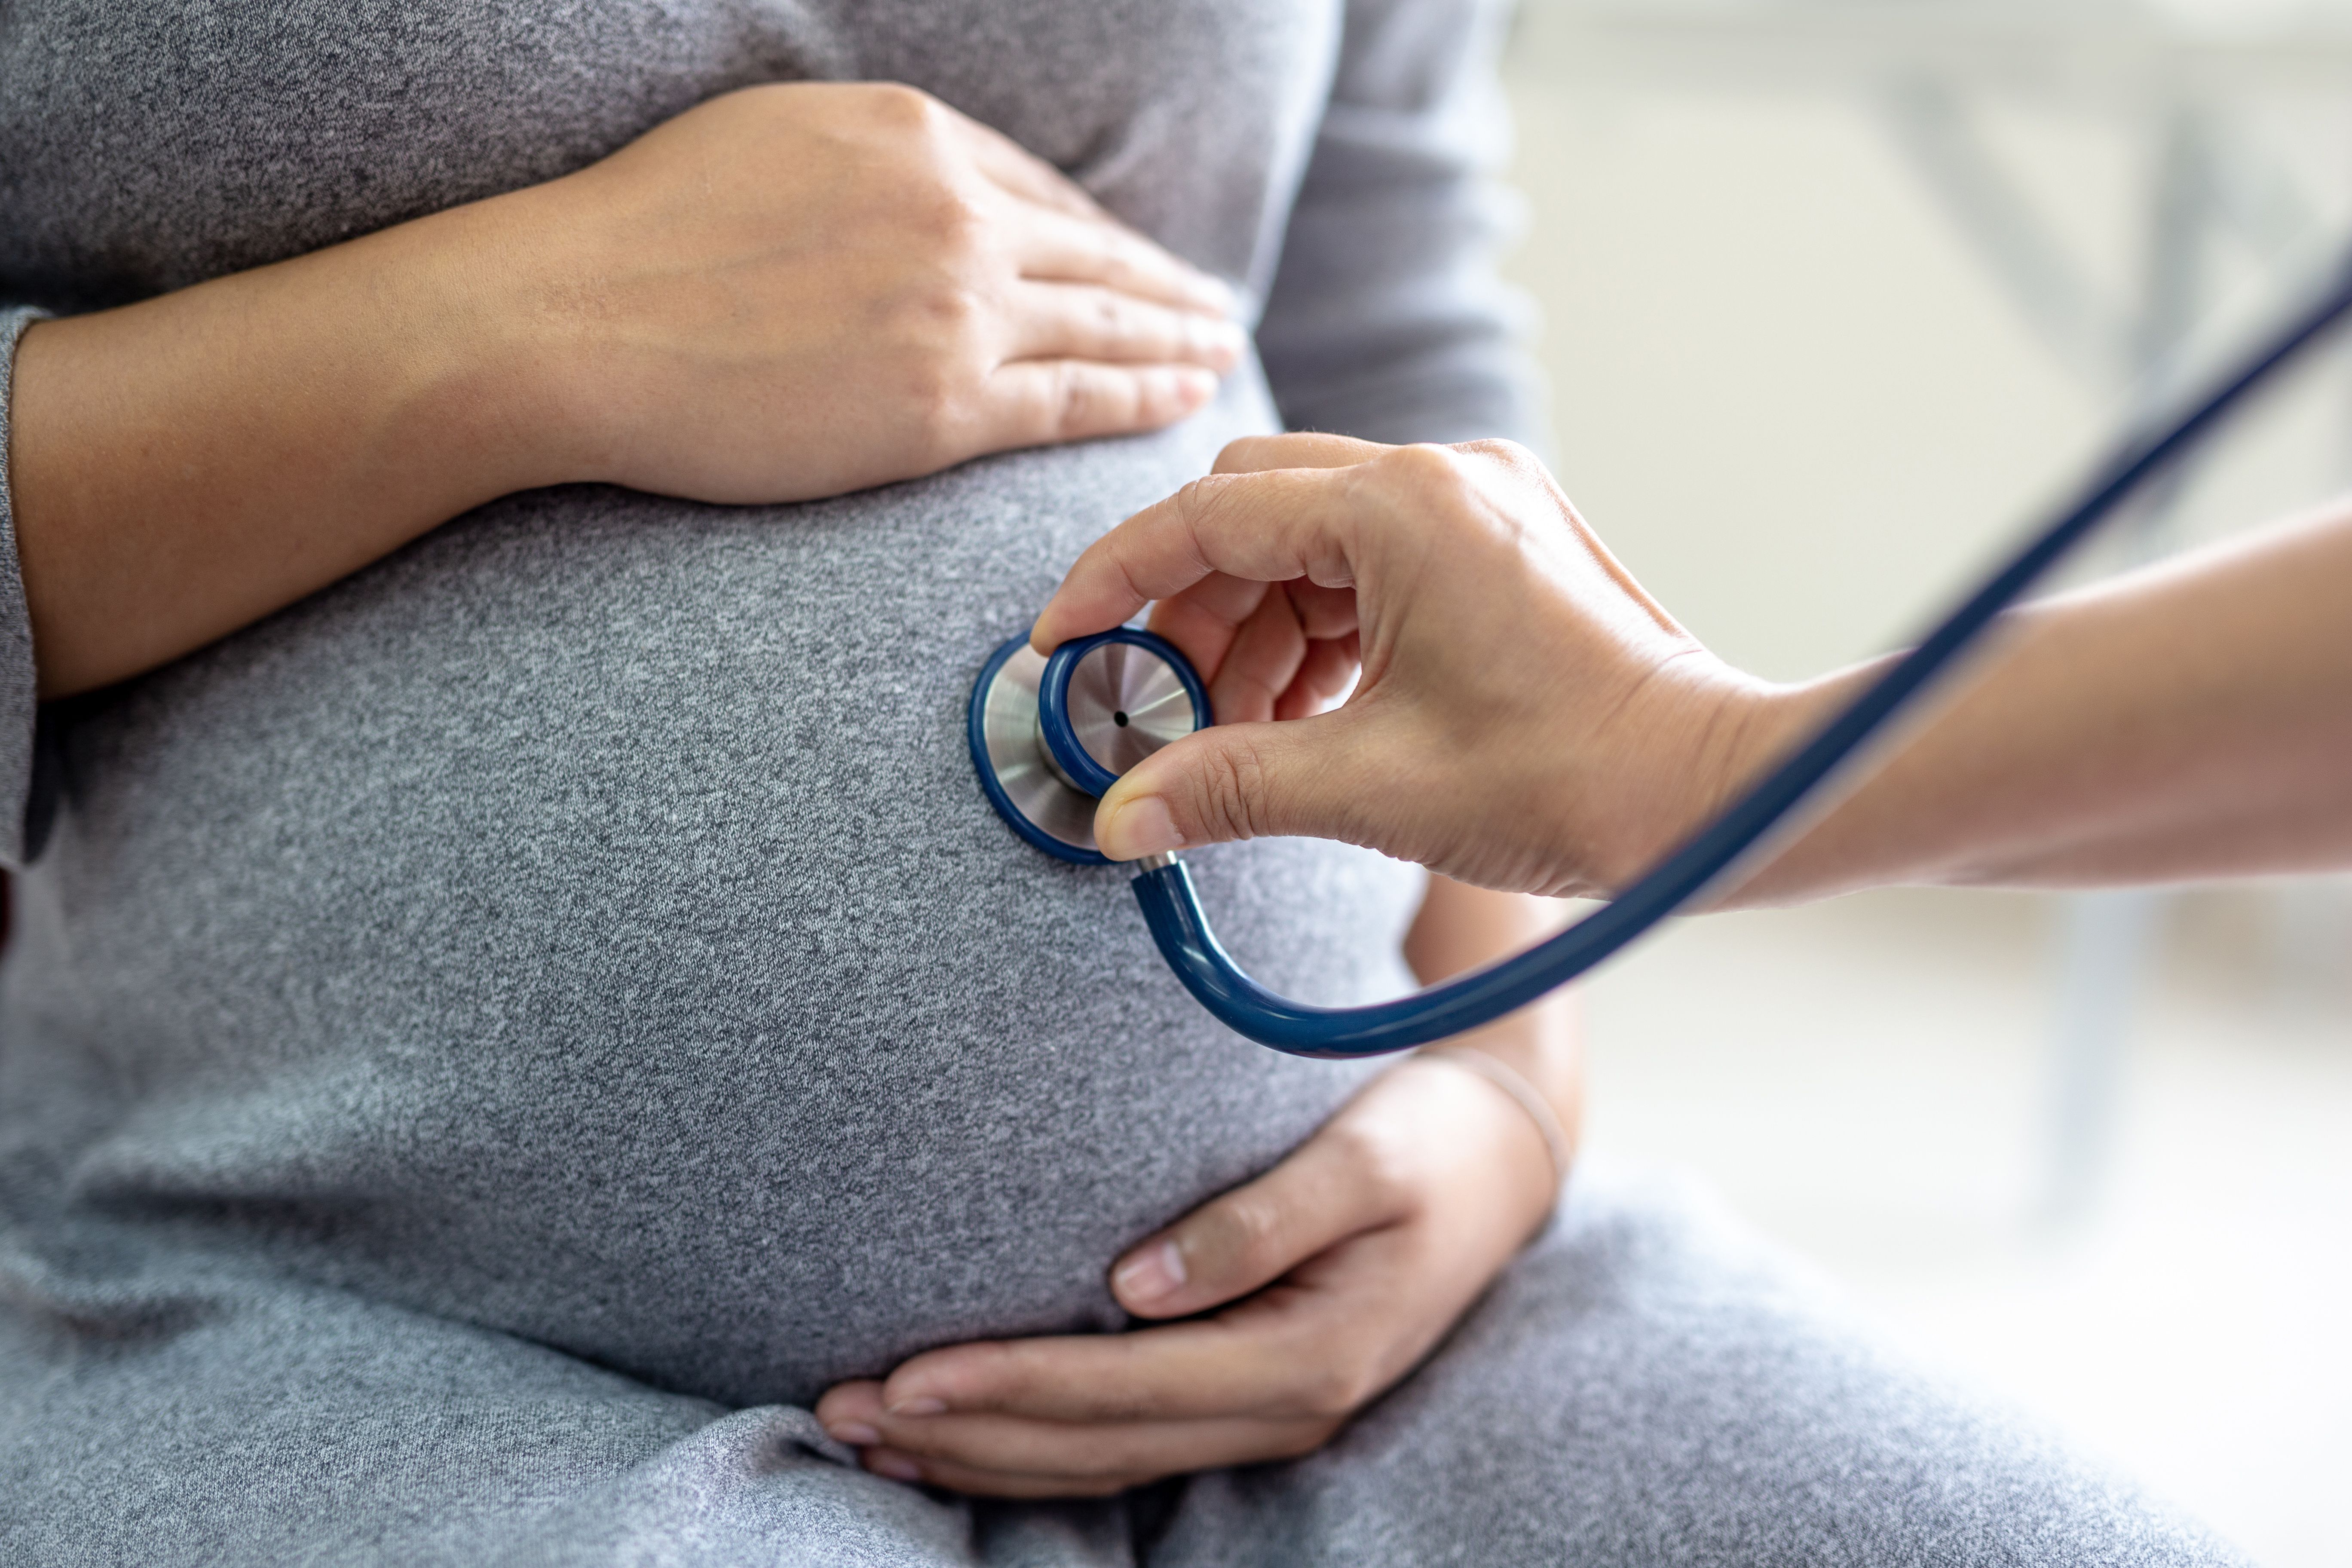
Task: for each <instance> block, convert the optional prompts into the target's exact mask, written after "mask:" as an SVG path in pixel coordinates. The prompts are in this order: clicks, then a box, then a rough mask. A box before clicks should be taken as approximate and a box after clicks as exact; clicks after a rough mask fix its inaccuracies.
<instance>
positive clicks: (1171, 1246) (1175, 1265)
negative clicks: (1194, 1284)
mask: <svg viewBox="0 0 2352 1568" xmlns="http://www.w3.org/2000/svg"><path fill="white" fill-rule="evenodd" d="M1110 1283H1111V1289H1113V1290H1114V1291H1116V1292H1117V1293H1118V1295H1119V1296H1121V1297H1123V1298H1124V1299H1126V1300H1130V1301H1155V1300H1159V1299H1160V1297H1162V1296H1167V1295H1172V1294H1173V1293H1174V1292H1176V1291H1178V1290H1180V1289H1183V1285H1184V1255H1183V1254H1182V1253H1181V1252H1180V1251H1178V1250H1177V1249H1176V1244H1175V1243H1174V1242H1172V1241H1163V1242H1161V1243H1160V1245H1159V1246H1157V1247H1150V1248H1149V1249H1147V1250H1145V1251H1142V1252H1139V1253H1137V1254H1136V1255H1135V1256H1134V1257H1133V1258H1129V1259H1128V1260H1127V1261H1126V1262H1124V1263H1122V1264H1120V1265H1119V1266H1118V1270H1117V1272H1115V1273H1113V1274H1112V1275H1111V1279H1110Z"/></svg>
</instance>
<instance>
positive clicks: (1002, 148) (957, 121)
mask: <svg viewBox="0 0 2352 1568" xmlns="http://www.w3.org/2000/svg"><path fill="white" fill-rule="evenodd" d="M949 113H950V114H951V115H953V116H954V120H953V121H952V122H953V123H954V125H955V127H956V130H957V132H958V133H959V134H961V137H962V138H963V142H964V149H965V151H966V152H967V153H969V154H970V155H971V161H972V165H973V166H974V167H975V168H977V169H978V170H979V171H980V172H981V173H982V174H985V175H987V176H988V177H989V179H990V180H992V181H993V182H994V183H995V184H998V185H1001V186H1003V188H1004V189H1005V190H1007V191H1009V192H1011V193H1012V194H1013V195H1016V196H1021V197H1024V198H1025V199H1027V200H1029V201H1033V202H1035V203H1036V204H1037V205H1040V206H1046V207H1051V208H1053V209H1054V210H1055V211H1056V212H1060V213H1066V214H1067V215H1069V216H1072V217H1080V218H1091V219H1095V220H1097V221H1099V222H1105V223H1108V222H1110V221H1112V219H1111V217H1110V215H1109V214H1108V213H1106V212H1104V211H1103V209H1102V206H1101V205H1100V204H1099V203H1097V201H1096V200H1095V199H1094V197H1092V196H1091V195H1087V190H1086V187H1085V186H1083V185H1081V184H1078V183H1077V182H1076V180H1073V179H1071V178H1070V177H1069V176H1068V175H1067V174H1064V173H1062V171H1061V170H1059V169H1056V168H1055V167H1054V165H1053V164H1051V163H1047V162H1045V159H1043V158H1040V157H1039V156H1037V154H1035V153H1032V152H1031V151H1029V149H1028V148H1026V147H1024V146H1023V145H1021V143H1020V142H1015V141H1014V140H1013V138H1012V137H1010V136H1007V135H1006V134H1004V132H1002V131H999V130H997V129H996V128H995V127H994V126H992V125H982V123H981V122H980V121H977V120H974V119H972V118H971V116H969V115H965V114H957V113H956V112H955V111H954V110H949Z"/></svg>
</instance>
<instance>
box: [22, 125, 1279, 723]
mask: <svg viewBox="0 0 2352 1568" xmlns="http://www.w3.org/2000/svg"><path fill="white" fill-rule="evenodd" d="M1231 304H1232V300H1231V295H1230V292H1229V290H1228V289H1226V288H1225V286H1224V285H1223V284H1222V283H1220V282H1218V281H1216V280H1215V279H1212V278H1210V277H1208V276H1207V275H1205V274H1203V273H1202V272H1199V271H1197V270H1195V269H1194V268H1192V267H1191V266H1189V265H1187V264H1186V263H1184V262H1182V261H1181V260H1179V259H1177V258H1175V257H1173V256H1171V255H1170V254H1169V253H1168V252H1167V251H1165V250H1163V249H1162V248H1160V247H1159V246H1157V245H1155V244H1153V243H1152V242H1150V240H1147V239H1145V238H1143V237H1141V236H1139V235H1138V234H1136V233H1134V232H1133V231H1131V230H1129V229H1128V228H1126V227H1125V226H1121V225H1120V224H1118V222H1116V221H1114V220H1113V219H1112V218H1110V217H1109V216H1108V215H1107V214H1105V213H1104V212H1103V211H1102V210H1101V208H1099V207H1098V206H1097V205H1095V203H1094V202H1093V201H1092V200H1091V199H1090V198H1089V197H1088V196H1087V195H1086V194H1085V193H1084V192H1082V191H1081V190H1079V189H1078V187H1077V186H1076V185H1075V184H1072V183H1071V182H1069V181H1068V180H1066V178H1064V177H1063V176H1062V175H1061V174H1058V173H1057V172H1055V170H1054V169H1053V168H1052V167H1050V166H1049V165H1047V164H1046V163H1043V162H1042V161H1040V160H1038V159H1036V158H1034V157H1033V156H1031V155H1030V154H1029V153H1025V152H1024V151H1023V150H1021V149H1020V148H1019V147H1017V146H1016V145H1014V144H1013V142H1010V141H1009V140H1007V139H1006V138H1004V137H1003V136H1001V135H999V134H997V133H996V132H992V131H990V130H988V129H987V128H985V127H983V126H981V125H979V124H976V123H974V122H973V121H971V120H968V119H966V118H965V117H964V116H962V115H961V114H959V113H957V112H956V111H954V110H951V109H949V108H947V107H946V106H944V105H942V104H940V103H939V102H938V101H937V100H933V99H930V98H929V97H927V96H925V95H924V94H922V93H920V92H919V91H917V90H916V89H911V88H907V87H901V86H894V85H888V84H873V83H788V84H782V85H774V86H765V87H757V88H751V89H743V90H741V91H738V92H733V93H730V94H727V95H725V96H723V97H720V98H718V99H714V100H710V101H709V102H707V103H704V104H702V105H700V106H698V108H695V109H693V110H688V112H686V113H684V114H681V115H679V116H678V117H677V118H676V119H674V120H672V121H668V122H667V123H665V124H663V125H661V126H658V127H656V129H654V130H653V131H651V132H647V133H646V135H645V136H643V137H641V138H640V139H638V140H637V141H635V142H632V143H630V144H629V145H628V146H626V147H624V148H622V149H621V150H620V151H618V152H616V153H613V154H612V155H611V156H610V157H607V158H605V159H604V160H602V161H601V162H599V163H594V164H593V165H591V166H589V167H587V168H584V169H582V170H580V171H578V172H577V173H574V174H569V175H565V176H563V177H562V178H559V179H556V180H553V181H551V182H549V183H547V184H541V185H536V186H532V187H529V188H527V189H523V190H520V191H515V192H512V193H509V194H508V195H500V196H497V197H494V198H491V199H488V200H485V201H480V202H476V203H473V204H470V205H466V206H462V207H457V208H453V209H450V210H448V211H446V212H442V213H437V214H435V215H433V216H427V217H424V218H420V219H417V220H415V221H413V222H409V223H404V224H400V225H397V226H394V227H392V228H388V229H385V230H383V231H381V232H379V233H376V234H373V235H370V236H367V237H363V238H361V239H357V240H353V241H351V242H348V243H344V244H341V245H335V246H331V247H327V248H325V249H323V250H320V251H317V252H314V253H312V254H310V255H307V256H303V257H299V258H293V259H291V260H288V261H284V262H279V263H277V264H274V265H271V266H267V267H262V268H256V269H254V270H251V271H247V272H243V273H238V274H235V275H232V276H229V277H225V278H221V279H215V280H212V281H209V282H205V283H202V284H198V285H196V286H194V287H191V288H187V289H179V290H176V291H174V292H173V293H169V294H165V295H163V296H160V297H158V298H155V299H152V300H144V301H142V302H140V303H137V304H132V305H129V306H125V307H122V308H120V309H116V310H100V311H95V312H91V313H89V314H87V315H81V316H75V317H68V318H65V319H62V320H58V321H46V322H41V323H38V324H37V325H35V326H34V327H33V328H31V329H30V330H29V331H27V332H26V334H25V337H24V339H23V341H22V343H21V345H20V349H19V353H18V356H17V361H16V384H15V396H14V408H13V419H14V424H15V432H14V442H13V445H14V454H13V459H12V464H11V472H10V476H9V477H10V481H11V488H12V492H13V502H14V510H15V515H16V529H17V533H18V539H19V547H20V552H21V556H22V561H23V567H24V576H25V583H26V595H27V599H28V601H29V604H30V606H31V611H32V621H33V629H34V641H35V648H36V661H37V666H38V669H39V678H40V685H41V690H42V693H43V694H44V695H45V696H57V695H62V694H65V693H68V692H73V691H78V690H82V689H88V688H90V687H94V686H98V685H102V684H105V683H107V682H109V681H112V680H117V679H121V678H123V677H125V676H128V675H131V674H134V673H136V672H138V671H139V670H142V669H145V668H152V666H154V665H156V664H159V663H162V662H163V661H165V660H167V659H170V658H174V657H176V656H177V655H179V654H182V653H184V652H186V651H188V650H189V649H191V648H194V647H200V646H202V645H203V644H205V643H206V642H209V641H211V640H213V639H214V638H215V637H220V636H222V635H224V634H226V633H227V632H229V631H231V630H234V629H235V628H236V627H238V626H243V625H246V624H247V623H249V622H251V621H253V620H256V619H257V618H259V617H260V616H264V615H266V614H268V613H269V612H270V611H272V610H274V609H276V608H278V607H279V606H281V605H286V604H289V603H290V602H292V601H293V600H295V599H297V598H299V597H300V596H302V595H305V594H307V593H310V592H311V591H312V590H314V589H316V588H319V587H320V586H323V585H324V584H328V583H331V582H332V581H334V580H335V579H337V578H339V577H341V576H343V575H345V574H349V573H351V572H352V571H355V570H357V569H358V568H360V567H361V566H363V565H365V564H366V563H369V562H371V561H373V560H375V559H376V558H378V557H380V556H382V555H383V554H385V553H387V552H390V551H392V550H393V549H395V548H397V547H398V546H399V545H400V544H402V543H404V542H406V541H408V540H410V539H412V538H414V537H415V536H416V535H418V534H420V533H423V532H425V531H428V530H430V529H432V528H434V527H436V526H438V525H439V524H440V523H442V522H444V521H447V520H448V519H449V518H451V517H454V516H456V515H457V514H458V513H460V512H463V511H465V510H468V509H470V508H472V507H474V506H478V505H479V504H481V503H483V502H485V501H487V500H492V499H494V498H496V497H498V496H500V495H504V494H508V493H509V492H511V491H514V490H519V489H530V488H533V487H536V486H541V485H550V484H557V483H564V482H572V481H602V482H607V483H612V484H618V485H627V486H632V487H635V488H637V489H646V490H653V491H658V492H661V493H664V494H669V495H677V496H685V497H689V498H693V499H697V500H709V501H721V502H776V501H789V500H806V499H810V498H814V497H820V496H828V495H835V494H839V493H842V492H845V491H847V490H852V489H860V488H863V487H866V486H869V485H877V484H881V483H885V482H887V481H891V480H896V479H908V478H912V477H915V476H917V475H921V474H927V473H930V472H934V471H936V470H938V469H940V468H947V467H950V466H951V465H953V464H955V463H958V462H961V461H962V460H964V459H966V458H972V457H975V456H979V455H981V454H983V453H988V452H995V451H1002V450H1006V449H1009V448H1013V447H1027V446H1034V445H1040V444H1045V443H1051V442H1057V441H1067V440H1075V439H1079V438H1083V437H1095V436H1104V435H1111V434H1118V433H1123V432H1129V431H1137V430H1145V429H1150V428H1155V427H1157V426H1164V425H1167V424H1170V423H1171V422H1173V421H1175V420H1177V419H1180V418H1181V417H1183V416H1186V415H1188V414H1190V413H1192V412H1193V411H1194V410H1196V409H1198V408H1200V407H1201V406H1202V405H1203V404H1205V403H1206V402H1207V401H1208V400H1209V399H1210V398H1211V397H1212V396H1213V395H1214V392H1215V387H1216V383H1217V378H1218V376H1219V374H1222V373H1223V371H1225V370H1227V369H1229V368H1230V367H1231V366H1233V365H1234V363H1236V362H1237V361H1238V359H1239V358H1240V356H1241V354H1242V353H1244V349H1245V338H1244V333H1243V332H1242V331H1241V329H1240V328H1239V327H1237V326H1236V325H1234V323H1233V322H1232V321H1228V320H1227V319H1226V314H1227V311H1228V310H1229V309H1230V307H1231Z"/></svg>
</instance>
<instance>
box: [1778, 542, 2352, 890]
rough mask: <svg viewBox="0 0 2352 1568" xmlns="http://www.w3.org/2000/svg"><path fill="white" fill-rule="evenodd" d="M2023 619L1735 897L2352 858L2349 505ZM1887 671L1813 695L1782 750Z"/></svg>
mask: <svg viewBox="0 0 2352 1568" xmlns="http://www.w3.org/2000/svg"><path fill="white" fill-rule="evenodd" d="M2017 623H2018V624H2017V628H2016V630H2015V632H2014V633H2013V634H2012V635H2011V637H2010V639H2009V640H2008V641H2007V642H2006V643H2005V644H2004V645H2002V646H2001V647H1999V648H1998V649H1997V650H1996V651H1995V652H1994V653H1992V654H1991V655H1990V656H1989V658H1990V662H1989V664H1988V665H1987V667H1986V668H1985V669H1984V671H1983V673H1982V674H1981V676H1980V677H1979V679H1977V680H1976V682H1975V684H1973V685H1971V686H1969V687H1966V688H1964V689H1962V690H1961V691H1960V692H1959V694H1958V697H1957V698H1956V699H1955V700H1953V701H1952V702H1951V704H1950V706H1949V707H1948V708H1947V709H1946V710H1944V711H1943V712H1941V713H1939V714H1938V715H1937V716H1936V717H1935V718H1934V719H1932V720H1931V721H1929V722H1928V723H1927V726H1926V728H1924V729H1923V730H1921V731H1919V732H1918V733H1916V735H1915V736H1913V737H1911V738H1910V740H1909V741H1908V742H1907V743H1906V744H1905V745H1904V746H1903V747H1902V749H1901V750H1900V751H1899V752H1897V753H1896V754H1895V757H1894V758H1893V760H1892V761H1891V762H1890V763H1888V764H1887V765H1886V766H1885V768H1884V769H1883V770H1882V771H1881V772H1879V773H1877V774H1875V775H1874V776H1873V777H1871V778H1870V779H1869V780H1868V781H1867V782H1866V783H1865V784H1863V785H1862V786H1861V787H1860V788H1859V789H1857V790H1856V791H1855V792H1854V794H1853V795H1852V796H1850V797H1849V798H1848V799H1847V800H1845V801H1844V802H1843V803H1842V804H1841V805H1839V806H1837V807H1836V808H1835V809H1834V810H1833V811H1832V812H1831V813H1830V814H1829V815H1828V816H1826V817H1824V818H1823V819H1822V821H1821V822H1820V824H1818V825H1817V826H1815V827H1813V828H1812V829H1811V831H1810V832H1808V833H1807V834H1806V835H1805V836H1804V837H1801V839H1799V840H1798V841H1797V842H1796V843H1795V844H1794V845H1793V846H1792V847H1790V849H1789V850H1788V851H1787V852H1786V853H1784V854H1783V855H1782V856H1781V857H1780V858H1779V859H1777V860H1776V861H1775V862H1773V863H1772V864H1771V865H1770V866H1769V867H1768V868H1765V869H1764V870H1763V871H1762V872H1761V873H1759V875H1758V876H1757V877H1755V878H1754V879H1751V880H1750V881H1749V882H1748V883H1747V884H1746V885H1745V886H1744V887H1742V888H1741V889H1740V890H1739V892H1738V895H1737V896H1736V897H1735V899H1734V900H1731V901H1733V902H1736V903H1772V902H1786V901H1793V900H1801V899H1807V898H1815V897H1821V896H1823V895H1827V894H1832V893H1836V892H1840V891H1844V890H1848V889H1855V888H1861V887H1867V886H1874V885H1878V884H1883V883H1892V882H1941V883H1966V884H1980V885H1994V884H2003V885H2012V886H2085V885H2095V884H2112V883H2131V882H2153V881H2168V880H2178V879H2189V878H2200V877H2213V876H2242V875H2253V874H2260V873H2264V872H2279V871H2291V870H2308V869H2315V868H2323V867H2327V866H2334V865H2344V864H2352V510H2335V511H2333V512H2330V513H2328V514H2326V515H2324V516H2321V517H2319V518H2316V519H2315V520H2312V521H2306V522H2303V523H2299V524H2296V525H2293V526H2289V527H2284V528H2281V529H2277V530H2273V531H2269V532H2266V533H2264V534H2263V535H2260V536H2258V537H2256V538H2253V539H2251V540H2248V541H2244V542H2234V543H2231V544H2230V545H2227V546H2224V547H2221V548H2218V549H2214V550H2210V551H2204V552H2198V553H2197V554H2195V555H2192V556H2189V557H2186V558H2183V559H2182V560H2180V561H2178V562H2175V563H2167V564H2165V565H2162V566H2159V567H2156V568H2153V569H2150V570H2148V571H2146V572H2141V573H2137V574H2133V575H2131V576H2129V577H2126V578H2124V579H2122V580H2119V581H2117V582H2116V583H2114V584H2106V585H2103V586H2100V587H2097V588H2094V589H2091V590H2087V591H2084V592H2082V593H2077V594H2071V595H2064V596H2063V597H2059V598H2056V599H2053V600H2050V601H2046V602H2044V603H2042V604H2040V605H2033V606H2031V607H2029V608H2028V609H2026V610H2024V611H2022V612H2021V613H2020V614H2019V616H2017ZM1876 668H1878V667H1866V668H1863V669H1859V670H1853V671H1847V672H1844V673H1843V674H1841V675H1839V676H1835V677H1832V678H1830V679H1827V680H1824V681H1822V682H1819V683H1816V684H1815V685H1814V686H1812V687H1810V688H1807V689H1805V690H1804V691H1803V692H1802V693H1801V695H1800V697H1799V698H1798V699H1797V700H1794V701H1792V702H1791V703H1790V704H1789V705H1788V706H1787V710H1786V711H1784V712H1783V713H1782V714H1781V716H1780V718H1779V719H1777V720H1776V721H1775V725H1776V728H1777V730H1778V731H1779V734H1778V736H1777V738H1776V742H1775V743H1776V744H1779V743H1785V742H1786V741H1787V740H1789V739H1792V738H1794V736H1796V735H1798V734H1801V733H1802V732H1803V731H1804V730H1805V729H1806V728H1808V727H1809V726H1810V725H1811V724H1812V723H1816V722H1818V721H1820V719H1821V718H1822V717H1824V716H1825V715H1826V714H1827V713H1828V712H1830V711H1832V710H1834V709H1835V708H1836V706H1837V705H1838V704H1839V703H1840V702H1842V701H1843V700H1845V699H1846V698H1848V697H1849V696H1851V694H1852V693H1853V691H1854V690H1855V689H1858V688H1859V687H1860V686H1861V685H1863V684H1864V683H1866V681H1867V680H1868V679H1869V678H1870V677H1871V676H1872V675H1873V674H1874V673H1875V669H1876ZM1759 760H1760V756H1759Z"/></svg>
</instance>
